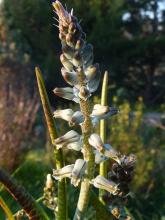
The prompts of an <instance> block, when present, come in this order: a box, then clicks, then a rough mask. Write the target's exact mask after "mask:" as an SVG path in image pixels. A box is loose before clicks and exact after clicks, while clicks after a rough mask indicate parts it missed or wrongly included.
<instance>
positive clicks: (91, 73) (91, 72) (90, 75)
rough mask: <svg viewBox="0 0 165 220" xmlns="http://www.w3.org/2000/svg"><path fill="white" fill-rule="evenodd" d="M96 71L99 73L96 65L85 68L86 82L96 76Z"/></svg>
mask: <svg viewBox="0 0 165 220" xmlns="http://www.w3.org/2000/svg"><path fill="white" fill-rule="evenodd" d="M98 71H99V65H98V63H96V64H94V65H91V66H89V67H88V68H86V70H85V75H86V77H87V79H88V80H92V79H94V78H95V77H96V74H98Z"/></svg>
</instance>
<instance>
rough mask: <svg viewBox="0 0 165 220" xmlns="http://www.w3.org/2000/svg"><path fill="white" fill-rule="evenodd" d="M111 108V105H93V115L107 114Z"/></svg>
mask: <svg viewBox="0 0 165 220" xmlns="http://www.w3.org/2000/svg"><path fill="white" fill-rule="evenodd" d="M109 110H110V108H109V106H105V105H101V104H96V105H94V107H93V110H92V114H91V116H93V117H94V116H102V115H105V114H107V113H108V112H109Z"/></svg>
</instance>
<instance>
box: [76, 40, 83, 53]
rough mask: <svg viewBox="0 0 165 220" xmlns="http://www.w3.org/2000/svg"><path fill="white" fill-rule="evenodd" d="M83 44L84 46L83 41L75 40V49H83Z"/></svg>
mask: <svg viewBox="0 0 165 220" xmlns="http://www.w3.org/2000/svg"><path fill="white" fill-rule="evenodd" d="M84 44H85V42H84V40H82V39H79V40H77V42H76V46H75V49H76V50H81V49H82V48H83V46H84Z"/></svg>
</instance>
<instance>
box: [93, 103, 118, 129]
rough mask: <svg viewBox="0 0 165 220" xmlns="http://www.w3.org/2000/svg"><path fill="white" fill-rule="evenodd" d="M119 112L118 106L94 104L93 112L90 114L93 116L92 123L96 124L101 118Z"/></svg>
mask: <svg viewBox="0 0 165 220" xmlns="http://www.w3.org/2000/svg"><path fill="white" fill-rule="evenodd" d="M117 113H118V109H117V108H114V107H109V106H104V105H100V104H96V105H94V108H93V111H92V114H91V115H90V116H91V118H92V123H93V124H94V126H95V125H97V123H98V122H99V121H100V120H102V119H106V118H108V117H110V116H112V115H115V114H117Z"/></svg>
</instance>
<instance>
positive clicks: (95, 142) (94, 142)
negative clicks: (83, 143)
mask: <svg viewBox="0 0 165 220" xmlns="http://www.w3.org/2000/svg"><path fill="white" fill-rule="evenodd" d="M88 141H89V144H90V145H91V146H92V147H94V148H95V149H97V150H98V151H99V152H100V151H102V150H103V149H104V144H103V142H102V140H101V137H100V136H99V135H98V134H91V136H90V137H89V139H88Z"/></svg>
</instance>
